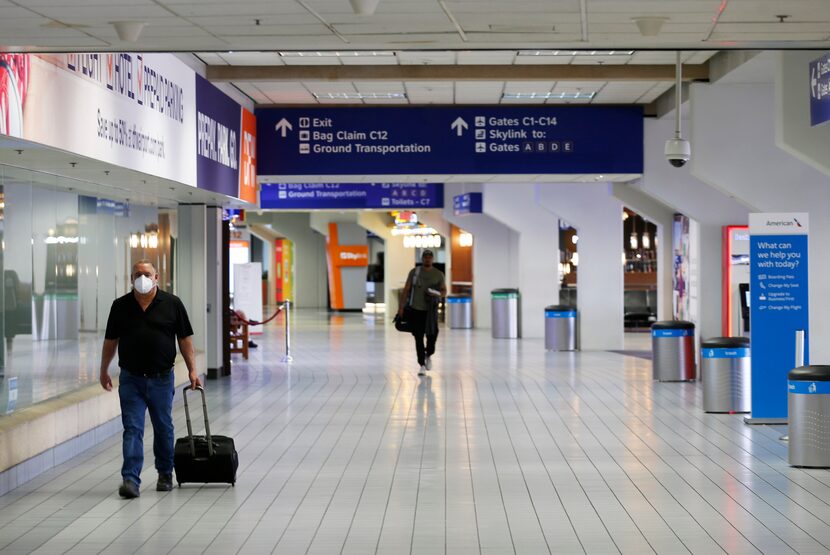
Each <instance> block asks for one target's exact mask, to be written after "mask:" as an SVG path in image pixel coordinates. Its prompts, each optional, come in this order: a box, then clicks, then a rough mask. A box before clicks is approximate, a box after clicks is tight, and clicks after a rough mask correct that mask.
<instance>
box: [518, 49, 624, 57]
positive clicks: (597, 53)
mask: <svg viewBox="0 0 830 555" xmlns="http://www.w3.org/2000/svg"><path fill="white" fill-rule="evenodd" d="M517 54H518V55H519V56H631V55H632V54H634V51H633V50H519V51H518V52H517Z"/></svg>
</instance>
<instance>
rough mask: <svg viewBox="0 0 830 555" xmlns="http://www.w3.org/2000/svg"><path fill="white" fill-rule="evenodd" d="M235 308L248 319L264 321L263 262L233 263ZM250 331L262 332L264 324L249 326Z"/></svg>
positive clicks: (254, 332)
mask: <svg viewBox="0 0 830 555" xmlns="http://www.w3.org/2000/svg"><path fill="white" fill-rule="evenodd" d="M233 308H234V310H241V311H242V312H244V313H245V318H246V319H247V320H248V321H251V320H256V321H257V322H262V263H260V262H249V263H247V264H234V265H233ZM248 333H253V334H259V333H262V326H253V327H251V328H248Z"/></svg>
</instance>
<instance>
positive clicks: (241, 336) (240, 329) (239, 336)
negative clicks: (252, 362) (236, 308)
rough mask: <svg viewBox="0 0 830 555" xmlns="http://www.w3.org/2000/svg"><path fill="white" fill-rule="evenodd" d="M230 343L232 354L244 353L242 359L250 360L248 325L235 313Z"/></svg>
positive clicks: (232, 318)
mask: <svg viewBox="0 0 830 555" xmlns="http://www.w3.org/2000/svg"><path fill="white" fill-rule="evenodd" d="M229 341H230V345H231V354H233V353H242V358H244V359H245V360H248V324H246V323H245V322H243V321H242V320H241V319H240V318H239V316H237V315H236V313H235V312H234V313H233V315H232V316H231V333H230V337H229ZM240 343H241V344H240Z"/></svg>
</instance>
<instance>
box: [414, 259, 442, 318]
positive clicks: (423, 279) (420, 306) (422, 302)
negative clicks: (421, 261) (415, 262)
mask: <svg viewBox="0 0 830 555" xmlns="http://www.w3.org/2000/svg"><path fill="white" fill-rule="evenodd" d="M416 272H418V268H413V269H412V270H410V271H409V277H407V280H408V281H409V282H410V287H411V288H412V289H411V291H410V298H411V299H412V302H411V303H410V306H412V308H414V309H415V310H427V309H428V308H429V304H428V303H427V295H429V293H427V289H435V290H436V291H441V290H442V289H443V288H444V273H443V272H441V270H439V269H438V268H436V267H435V266H433V267H432V268H430V269H429V270H427V269H426V268H423V267H422V268H421V271H420V272H418V278H417V279H415V273H416Z"/></svg>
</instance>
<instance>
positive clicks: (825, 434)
mask: <svg viewBox="0 0 830 555" xmlns="http://www.w3.org/2000/svg"><path fill="white" fill-rule="evenodd" d="M787 380H788V381H787V407H788V420H789V428H790V430H789V435H790V441H789V461H790V465H791V466H808V467H813V468H827V467H830V366H802V367H801V368H796V369H795V370H790V373H789V375H788V376H787Z"/></svg>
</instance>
